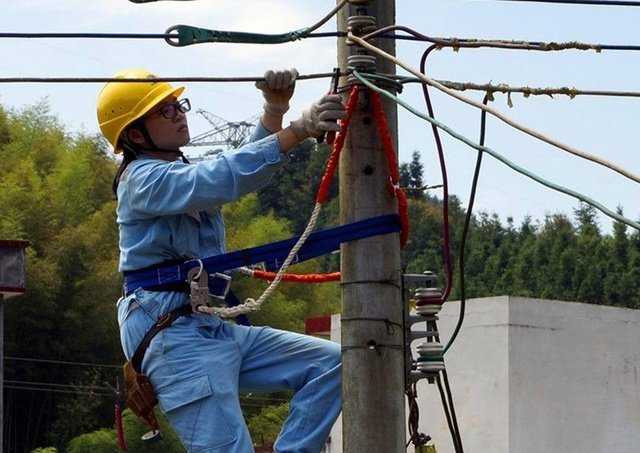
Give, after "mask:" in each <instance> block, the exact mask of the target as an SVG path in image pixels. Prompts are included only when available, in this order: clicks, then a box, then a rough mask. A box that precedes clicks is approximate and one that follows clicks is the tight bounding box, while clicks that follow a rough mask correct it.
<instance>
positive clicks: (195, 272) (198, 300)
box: [187, 261, 209, 313]
mask: <svg viewBox="0 0 640 453" xmlns="http://www.w3.org/2000/svg"><path fill="white" fill-rule="evenodd" d="M187 282H188V283H189V295H190V296H191V308H192V309H193V312H194V313H199V312H198V307H199V306H201V305H204V306H205V307H206V306H208V305H209V275H208V274H207V272H206V271H205V270H204V266H203V265H202V262H201V261H200V267H194V268H191V269H189V272H188V273H187Z"/></svg>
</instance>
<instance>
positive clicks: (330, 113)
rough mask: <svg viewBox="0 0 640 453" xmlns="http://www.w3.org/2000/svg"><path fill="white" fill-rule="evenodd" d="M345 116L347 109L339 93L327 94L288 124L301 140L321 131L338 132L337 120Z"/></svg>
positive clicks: (319, 133)
mask: <svg viewBox="0 0 640 453" xmlns="http://www.w3.org/2000/svg"><path fill="white" fill-rule="evenodd" d="M346 117H347V111H346V110H345V108H344V105H342V99H341V98H340V95H338V94H327V95H325V96H323V97H322V98H321V99H320V100H319V101H318V102H315V103H314V104H312V105H311V107H309V109H307V110H305V111H304V112H302V116H301V117H300V118H298V119H297V120H295V121H291V123H290V126H291V129H292V130H293V132H294V134H296V137H297V138H298V140H300V141H303V140H305V139H307V138H309V137H314V138H317V137H319V136H320V135H322V133H323V132H329V131H335V132H338V131H339V130H340V125H339V124H338V120H342V119H345V118H346Z"/></svg>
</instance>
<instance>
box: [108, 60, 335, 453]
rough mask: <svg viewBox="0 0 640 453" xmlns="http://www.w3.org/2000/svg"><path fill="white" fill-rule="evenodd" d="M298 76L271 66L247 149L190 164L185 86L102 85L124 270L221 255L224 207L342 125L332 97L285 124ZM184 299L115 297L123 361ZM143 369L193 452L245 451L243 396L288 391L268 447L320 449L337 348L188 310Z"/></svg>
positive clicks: (174, 290) (147, 291)
mask: <svg viewBox="0 0 640 453" xmlns="http://www.w3.org/2000/svg"><path fill="white" fill-rule="evenodd" d="M297 75H298V73H297V71H296V70H295V69H292V70H287V71H276V72H274V71H268V72H267V73H266V75H265V80H264V81H261V82H258V83H256V86H257V87H258V88H259V89H260V90H261V91H262V93H263V96H264V98H265V101H266V102H265V104H264V113H263V114H262V117H261V121H260V124H258V125H257V127H256V128H255V130H254V131H253V134H252V135H251V137H250V138H249V140H248V142H247V143H246V144H244V145H243V146H241V147H240V148H238V149H236V150H232V151H224V152H221V153H220V154H218V155H216V156H215V158H213V159H210V160H205V161H202V162H198V163H193V164H189V163H188V162H186V159H184V157H183V156H182V152H181V151H180V147H181V146H184V145H186V144H187V143H188V142H189V138H190V137H189V128H188V126H187V118H186V116H185V113H186V112H187V111H189V109H190V104H189V101H188V100H187V99H180V95H181V94H182V92H183V91H184V87H177V88H174V87H172V86H171V85H170V84H168V83H166V82H162V81H157V80H154V78H155V76H154V75H153V74H150V73H149V72H147V71H143V70H127V71H123V72H120V73H118V74H116V76H115V78H126V79H130V78H148V79H149V81H148V82H136V81H123V82H118V81H114V82H110V83H107V84H106V85H105V86H104V88H103V89H102V91H101V92H100V95H99V99H98V112H97V113H98V122H99V124H100V129H101V130H102V132H103V134H104V136H105V137H106V139H107V140H108V141H109V142H110V143H111V144H112V145H113V146H114V149H115V152H116V153H123V161H122V164H121V166H120V168H119V169H118V172H117V173H116V177H115V179H114V192H115V194H116V196H117V198H118V207H117V221H118V226H119V229H120V265H119V270H120V271H121V272H123V273H125V274H127V272H133V271H136V270H140V269H143V268H149V267H152V266H158V265H161V264H163V263H167V262H175V261H176V260H181V261H184V260H193V259H196V258H204V257H207V256H212V255H217V254H221V253H225V228H224V224H223V220H222V215H221V212H220V207H221V206H222V205H223V204H224V203H227V202H230V201H234V200H236V199H238V197H240V196H242V195H244V194H246V193H249V192H251V191H254V190H256V189H259V188H261V187H263V186H265V185H266V184H267V183H268V182H269V180H270V179H271V178H272V176H274V174H275V173H276V172H277V170H278V169H279V168H281V167H282V166H283V165H285V163H286V162H287V161H288V157H287V153H288V152H289V150H291V149H292V148H293V147H294V146H295V145H297V144H298V143H299V142H300V141H302V140H304V139H306V138H308V137H318V136H319V135H320V134H321V133H323V132H325V131H334V130H338V129H339V126H338V125H337V123H336V120H338V119H342V118H344V117H345V116H346V113H345V111H344V107H343V105H342V103H341V102H340V98H339V97H338V96H336V95H327V96H324V97H323V98H322V99H320V100H319V101H318V102H316V103H314V104H313V105H311V107H310V108H309V109H308V110H305V111H304V112H303V113H302V115H301V117H300V118H299V119H297V120H295V121H292V122H291V123H290V125H289V126H288V127H286V128H284V129H283V128H282V116H283V114H284V113H285V112H286V111H287V110H288V107H289V99H290V98H291V96H292V95H293V91H294V86H295V80H296V77H297ZM181 157H182V159H180V158H181ZM189 303H190V300H189V293H188V291H186V290H185V289H184V288H182V287H169V288H167V287H164V288H163V287H160V288H155V287H154V288H138V289H136V290H135V291H134V292H133V293H132V294H128V295H125V297H123V298H122V299H120V300H119V301H118V306H117V308H118V322H119V325H120V333H121V341H122V347H123V350H124V353H125V356H126V357H127V358H128V359H129V358H131V356H132V354H133V352H134V351H135V349H136V348H137V346H138V344H139V343H140V340H141V339H142V338H143V336H144V335H145V333H146V332H147V330H149V328H150V327H151V326H152V325H153V324H154V323H155V322H156V321H157V320H158V318H160V317H161V316H162V315H163V314H165V313H168V312H169V311H171V310H174V309H176V308H178V307H180V306H183V305H185V304H189ZM141 372H142V373H144V374H146V375H148V376H149V378H150V380H151V383H152V385H153V388H154V389H155V391H156V394H157V396H158V401H159V405H160V407H161V409H162V411H163V412H164V413H166V415H167V416H168V418H169V420H170V421H171V423H172V425H173V427H174V428H175V430H176V432H177V433H178V435H179V436H180V439H181V440H182V443H183V444H184V446H185V448H186V449H187V451H189V452H211V453H213V452H220V453H233V452H235V453H248V452H252V451H253V447H252V442H251V438H250V436H249V432H248V430H247V427H246V425H245V422H244V420H243V417H242V412H241V409H240V404H239V401H238V392H239V391H252V392H259V391H267V392H272V391H281V390H285V389H286V390H289V389H290V390H293V392H294V396H293V398H292V399H291V403H290V411H289V417H288V418H287V420H286V422H285V424H284V426H283V428H282V431H281V432H280V435H279V437H278V439H277V441H276V443H275V445H274V448H275V450H276V452H278V453H285V452H309V453H318V452H319V451H320V450H321V449H322V446H323V445H324V442H325V440H326V438H327V436H328V434H329V431H330V430H331V427H332V425H333V423H334V421H335V419H336V417H337V416H338V414H339V413H340V408H341V399H340V386H341V380H340V373H341V367H340V348H339V346H338V345H337V344H335V343H332V342H329V341H325V340H321V339H317V338H314V337H309V336H305V335H301V334H296V333H291V332H285V331H280V330H276V329H272V328H269V327H247V326H241V325H237V324H234V323H229V322H225V321H224V320H222V319H220V318H219V317H217V316H210V315H202V314H196V313H193V314H191V315H188V316H183V317H180V318H178V319H177V320H176V321H175V322H174V323H173V324H172V325H171V326H170V327H168V328H166V329H164V330H162V331H160V332H159V333H158V334H157V335H156V336H155V337H154V338H153V340H152V341H151V343H150V345H149V347H148V349H147V350H146V353H145V355H144V360H143V362H142V370H141Z"/></svg>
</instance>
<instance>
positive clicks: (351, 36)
mask: <svg viewBox="0 0 640 453" xmlns="http://www.w3.org/2000/svg"><path fill="white" fill-rule="evenodd" d="M347 39H350V40H353V42H355V43H356V44H358V45H361V46H362V47H364V48H366V49H368V50H370V51H372V52H375V53H377V54H378V55H380V56H381V57H384V58H386V59H387V60H389V61H391V62H393V63H394V64H396V65H398V66H400V67H401V68H404V69H405V70H407V71H409V72H410V73H411V74H413V75H415V76H416V77H418V78H419V79H420V80H422V81H423V82H424V83H426V84H427V85H431V86H432V87H434V88H437V89H438V90H440V91H442V92H443V93H445V94H448V95H449V96H452V97H454V98H456V99H458V100H459V101H462V102H464V103H465V104H469V105H471V106H473V107H476V108H479V109H480V110H484V111H485V112H487V113H490V114H491V115H493V116H495V117H496V118H498V119H500V120H502V121H503V122H505V123H507V124H508V125H510V126H512V127H514V128H516V129H518V130H520V131H522V132H524V133H525V134H528V135H530V136H532V137H535V138H537V139H538V140H542V141H543V142H545V143H548V144H550V145H553V146H555V147H557V148H560V149H562V150H564V151H567V152H568V153H571V154H573V155H575V156H578V157H581V158H583V159H586V160H589V161H591V162H595V163H597V164H600V165H602V166H604V167H607V168H609V169H611V170H613V171H615V172H617V173H619V174H621V175H623V176H625V177H627V178H629V179H631V180H633V181H635V182H637V183H640V177H639V176H636V175H635V174H633V173H631V172H629V171H627V170H625V169H624V168H621V167H619V166H617V165H615V164H612V163H610V162H608V161H606V160H604V159H601V158H599V157H597V156H593V155H591V154H588V153H585V152H583V151H580V150H579V149H576V148H574V147H572V146H569V145H566V144H564V143H562V142H559V141H557V140H554V139H552V138H549V137H547V136H546V135H544V134H542V133H540V132H538V131H535V130H533V129H530V128H528V127H526V126H523V125H521V124H520V123H518V122H516V121H514V120H512V119H511V118H509V117H507V116H505V115H503V114H502V113H500V112H498V111H497V110H494V109H492V108H491V107H489V106H486V105H484V104H482V103H480V102H476V101H474V100H472V99H469V98H466V97H464V96H462V95H461V94H459V93H457V92H455V91H453V90H450V89H449V88H447V87H445V86H443V85H442V84H441V83H439V82H437V81H436V80H433V79H432V78H430V77H427V76H426V75H424V74H423V73H421V72H420V71H418V70H417V69H415V68H412V67H411V66H409V65H408V64H406V63H404V62H403V61H401V60H399V59H398V58H396V57H394V56H393V55H391V54H389V53H387V52H385V51H384V50H382V49H379V48H378V47H375V46H372V45H371V44H369V43H368V42H366V41H364V40H363V39H361V38H359V37H357V36H355V35H354V34H353V33H351V32H349V33H347Z"/></svg>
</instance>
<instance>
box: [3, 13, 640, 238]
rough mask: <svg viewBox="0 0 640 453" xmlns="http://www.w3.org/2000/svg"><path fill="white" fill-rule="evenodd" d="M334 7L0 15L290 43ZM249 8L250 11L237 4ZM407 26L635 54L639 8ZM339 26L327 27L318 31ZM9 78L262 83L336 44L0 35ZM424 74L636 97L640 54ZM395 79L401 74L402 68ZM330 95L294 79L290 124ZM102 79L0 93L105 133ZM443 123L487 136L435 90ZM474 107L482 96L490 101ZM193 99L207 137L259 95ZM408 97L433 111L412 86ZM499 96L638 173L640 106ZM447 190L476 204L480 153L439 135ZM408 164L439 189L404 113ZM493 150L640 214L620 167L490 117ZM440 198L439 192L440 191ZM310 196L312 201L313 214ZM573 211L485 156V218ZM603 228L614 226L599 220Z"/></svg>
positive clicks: (76, 127)
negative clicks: (136, 71)
mask: <svg viewBox="0 0 640 453" xmlns="http://www.w3.org/2000/svg"><path fill="white" fill-rule="evenodd" d="M334 4H335V3H334V2H332V1H327V0H288V1H284V0H246V1H243V2H230V1H226V2H223V1H220V0H195V1H190V2H179V1H176V2H170V1H167V2H157V3H150V4H144V5H139V4H134V3H131V2H129V1H127V0H92V1H91V2H87V1H85V0H65V1H64V2H51V1H47V2H45V1H42V0H21V1H20V2H3V3H2V4H1V5H0V30H1V31H4V32H104V33H163V32H164V31H165V30H166V29H167V28H168V27H170V26H172V25H176V24H189V25H194V26H199V27H204V28H210V29H222V30H236V31H254V32H262V33H281V32H284V31H289V30H294V29H299V28H302V27H304V26H308V25H311V24H312V23H314V22H315V21H317V20H318V19H320V18H321V17H322V16H324V15H325V14H326V13H327V12H328V11H330V10H331V9H332V7H333V6H334ZM239 5H241V7H239ZM396 5H397V6H396V8H397V20H396V21H397V23H398V24H401V25H405V26H409V27H411V28H414V29H416V30H417V31H419V32H421V33H423V34H426V35H430V36H438V37H459V38H478V39H508V40H527V41H544V42H549V41H554V42H566V41H580V42H586V43H600V44H631V45H636V44H640V37H639V36H638V33H637V29H638V28H637V27H638V26H637V24H638V23H640V8H638V7H614V6H579V5H555V4H548V3H530V2H522V1H513V2H505V1H482V0H397V2H396ZM333 30H335V21H333V20H332V21H330V22H329V23H328V24H326V25H325V26H324V27H322V28H321V29H320V30H319V31H333ZM0 49H1V52H2V56H3V64H2V65H0V77H30V76H31V77H108V76H111V75H113V74H114V73H116V72H118V71H119V70H121V69H123V68H129V67H142V68H147V69H149V70H151V71H154V72H156V73H158V74H160V75H166V76H176V77H177V76H259V75H261V74H262V73H264V71H265V70H267V69H270V68H282V67H297V68H298V69H299V71H300V72H301V73H303V74H308V73H315V72H326V71H330V70H331V69H332V68H333V67H334V66H335V64H336V42H335V39H333V38H326V39H309V40H303V41H298V42H295V43H289V44H284V45H277V46H264V45H262V46H260V45H234V44H200V45H195V46H190V47H185V48H174V47H171V46H169V45H167V44H166V43H165V42H164V41H162V40H60V39H58V40H36V39H31V40H26V39H22V40H18V39H1V40H0ZM424 49H425V44H424V43H415V42H407V41H400V42H398V46H397V54H398V56H399V57H400V58H401V59H402V60H403V61H405V62H407V63H408V64H410V65H412V66H414V67H417V66H418V64H419V59H420V55H421V53H422V51H423V50H424ZM428 69H429V72H428V75H429V76H430V77H432V78H435V79H443V80H451V81H460V82H476V83H488V82H492V83H496V84H497V83H506V84H509V85H512V86H522V85H528V86H531V87H562V86H569V87H576V88H579V89H585V90H586V89H588V90H611V91H639V92H640V81H639V80H638V74H640V53H638V52H628V51H603V52H602V53H596V52H594V51H577V50H571V51H565V52H557V53H548V52H544V53H543V52H533V51H506V50H496V49H479V50H472V49H462V50H460V51H459V52H454V51H452V50H450V49H444V50H442V51H440V52H435V53H434V54H433V55H432V56H430V57H429V63H428ZM398 72H399V73H400V74H402V73H403V71H402V70H399V71H398ZM327 88H328V81H327V80H319V81H305V82H301V83H299V84H298V87H297V91H296V95H295V97H294V100H293V104H292V109H291V113H290V116H291V117H292V119H293V117H294V115H297V114H298V113H299V112H300V111H301V110H302V109H304V108H306V107H307V106H308V105H309V104H310V103H311V102H312V101H313V100H315V99H316V98H317V97H319V96H321V95H322V94H323V93H324V92H325V91H326V90H327ZM99 89H100V85H97V84H66V85H61V84H55V85H53V84H0V103H1V104H2V105H4V106H5V107H10V108H20V107H22V106H25V105H29V104H33V103H35V102H38V101H39V100H41V99H48V102H49V104H50V106H51V111H52V113H53V114H55V115H57V116H58V117H59V118H60V120H61V121H62V122H63V123H64V124H65V125H67V127H68V128H69V130H70V131H71V132H74V131H84V132H90V133H93V132H97V130H98V129H97V125H96V122H95V101H96V97H97V93H98V91H99ZM431 92H432V96H433V103H434V109H435V114H436V117H437V118H438V119H439V120H440V121H442V122H443V123H445V124H447V125H448V126H449V127H451V128H453V129H454V130H456V131H457V132H459V133H461V134H463V135H465V136H467V137H469V138H471V139H473V140H474V141H477V138H478V134H479V120H480V112H479V111H478V110H477V109H475V108H473V107H470V106H468V105H465V104H463V103H461V102H460V101H458V100H455V99H453V98H451V97H449V96H447V95H445V94H442V93H439V92H436V91H435V90H432V91H431ZM464 95H465V96H467V97H469V98H472V99H475V100H476V101H481V99H482V96H483V94H482V93H479V92H471V91H467V92H465V93H464ZM186 96H188V97H189V98H190V99H191V101H192V105H193V107H194V110H193V113H192V114H190V123H191V132H192V135H193V136H195V135H197V134H199V133H201V132H205V131H207V130H208V129H209V128H210V126H209V124H208V123H207V122H206V121H204V120H203V119H202V117H200V116H199V115H196V114H195V110H196V109H198V108H201V109H204V110H207V111H209V112H211V113H214V114H216V115H218V116H221V117H223V118H226V119H227V120H230V121H240V120H243V119H246V118H248V117H251V116H253V115H255V114H256V113H258V112H259V110H260V106H261V104H262V100H261V97H260V94H259V93H258V92H257V91H256V90H255V88H253V86H252V84H202V83H197V84H196V83H192V84H187V91H186ZM402 98H403V99H404V100H405V101H406V102H408V103H410V104H412V105H414V106H415V107H417V108H419V109H420V110H422V111H424V110H425V108H424V102H423V100H422V96H421V91H420V89H419V87H418V86H417V85H413V86H408V87H407V88H406V89H405V91H404V92H403V94H402ZM512 101H513V107H509V106H508V105H507V99H506V96H505V95H501V94H497V95H496V100H495V102H493V103H492V107H494V108H496V109H498V110H500V111H501V112H502V113H504V114H505V115H507V116H509V117H511V118H513V119H515V120H517V121H519V122H521V123H522V124H524V125H526V126H528V127H531V128H534V129H536V130H538V131H540V132H541V133H544V134H546V135H548V136H550V137H552V138H554V139H556V140H559V141H562V142H564V143H567V144H569V145H571V146H574V147H576V148H579V149H581V150H583V151H585V152H588V153H590V154H593V155H596V156H598V157H600V158H602V159H606V160H608V161H611V162H613V163H615V164H617V165H619V166H622V167H624V168H626V169H627V170H629V171H631V172H633V173H636V174H637V173H640V153H639V152H638V150H637V147H638V145H637V138H636V136H637V130H638V126H637V123H638V110H639V109H638V107H639V106H640V99H638V98H613V97H593V96H589V97H587V96H581V97H577V98H575V99H568V98H567V97H562V96H556V97H555V98H553V99H552V98H549V97H530V98H527V99H525V98H524V97H523V96H522V95H519V94H514V95H512ZM443 141H444V146H445V153H446V158H447V166H448V175H449V183H450V192H451V193H453V194H456V195H457V196H458V197H459V198H461V200H462V202H463V204H466V202H467V197H468V192H469V186H470V182H471V177H472V171H473V167H474V164H475V156H476V151H475V150H473V149H471V148H469V147H468V146H466V145H464V144H462V143H460V142H458V141H456V140H454V139H452V138H449V137H448V136H443ZM399 143H400V150H399V153H400V161H401V162H406V161H409V160H410V158H411V154H412V152H413V151H415V150H417V151H419V152H420V154H421V160H422V163H423V164H424V166H425V176H426V178H427V182H428V183H429V184H437V183H439V182H440V180H441V176H440V170H439V167H438V163H437V156H436V154H435V147H434V145H433V138H432V136H431V133H430V128H429V127H428V125H427V123H425V122H424V121H423V120H421V119H419V118H416V117H414V116H413V115H411V114H409V113H407V112H405V111H404V110H403V109H402V108H400V109H399ZM486 145H487V146H489V147H491V148H492V149H494V150H495V151H497V152H499V153H501V154H503V155H505V156H506V157H508V158H509V159H511V160H512V161H514V162H516V163H518V164H519V165H521V166H523V167H526V168H528V169H529V170H531V171H533V172H535V173H537V174H539V175H540V176H542V177H544V178H546V179H549V180H550V181H553V182H555V183H557V184H561V185H564V186H566V187H569V188H571V189H573V190H576V191H578V192H581V193H584V194H586V195H587V196H589V197H591V198H594V199H595V200H597V201H599V202H601V203H602V204H604V205H605V206H607V207H608V208H610V209H613V210H615V208H616V207H617V206H622V207H623V209H624V213H625V215H626V216H627V217H629V218H631V219H633V220H638V219H640V206H639V204H638V199H639V195H640V189H639V187H638V185H637V183H635V182H633V181H630V180H628V179H626V178H624V177H622V176H620V175H618V174H616V173H614V172H612V171H611V170H608V169H606V168H603V167H600V166H597V165H596V164H594V163H591V162H587V161H584V160H582V159H579V158H577V157H575V156H572V155H569V154H567V153H566V152H564V151H562V150H559V149H557V148H554V147H552V146H550V145H547V144H544V143H541V142H539V141H538V140H535V139H533V138H531V137H529V136H526V135H524V134H523V133H521V132H519V131H516V130H515V129H513V128H512V127H510V126H507V125H505V124H503V123H501V122H500V121H499V120H497V119H495V118H491V117H490V118H489V120H488V128H487V137H486ZM437 194H438V195H439V193H437ZM312 199H313V197H310V201H309V203H310V204H311V203H312ZM577 206H578V202H577V201H576V200H574V199H573V198H570V197H568V196H566V195H563V194H560V193H557V192H554V191H552V190H550V189H548V188H545V187H542V186H540V185H539V184H538V183H536V182H534V181H532V180H530V179H528V178H526V177H524V176H522V175H519V174H517V173H515V172H513V171H512V170H511V169H509V168H507V167H505V166H504V165H503V164H501V163H499V162H497V161H496V160H494V159H492V158H490V157H489V156H486V157H485V159H484V164H483V169H482V173H481V176H480V182H479V187H478V195H477V200H476V210H484V211H487V212H490V213H494V212H495V213H497V214H498V215H499V216H500V218H501V219H502V220H503V221H504V220H505V219H506V218H508V217H512V218H513V219H514V221H515V224H516V226H518V225H519V224H520V222H521V221H522V220H523V219H524V217H525V216H527V215H530V216H531V217H532V218H533V219H535V220H540V221H542V220H543V219H544V217H545V215H549V214H553V213H557V212H564V213H567V214H569V215H572V210H573V209H574V208H576V207H577ZM600 219H601V220H600V223H601V226H602V229H603V231H605V232H608V231H609V229H610V225H611V222H610V220H609V219H608V218H606V217H604V216H601V218H600Z"/></svg>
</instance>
